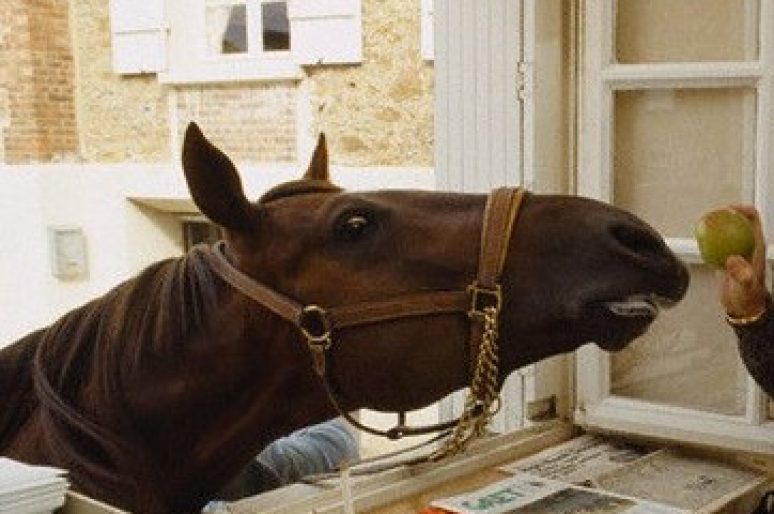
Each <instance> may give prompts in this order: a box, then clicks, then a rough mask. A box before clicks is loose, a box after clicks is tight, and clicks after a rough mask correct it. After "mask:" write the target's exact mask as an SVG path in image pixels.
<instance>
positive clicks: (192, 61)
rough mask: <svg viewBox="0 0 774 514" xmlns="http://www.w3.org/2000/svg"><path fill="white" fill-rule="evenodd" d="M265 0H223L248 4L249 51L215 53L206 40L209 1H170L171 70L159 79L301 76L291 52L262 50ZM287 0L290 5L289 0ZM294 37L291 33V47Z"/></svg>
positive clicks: (177, 81) (185, 80)
mask: <svg viewBox="0 0 774 514" xmlns="http://www.w3.org/2000/svg"><path fill="white" fill-rule="evenodd" d="M266 1H269V0H245V1H244V2H242V1H239V0H223V2H222V4H223V5H233V4H242V3H244V4H245V5H246V6H247V25H248V27H247V46H248V50H247V52H244V53H234V54H216V53H214V52H213V51H212V49H211V48H210V47H209V42H208V41H207V3H208V2H207V0H167V17H168V20H169V24H170V57H169V67H168V70H167V71H166V72H164V73H160V74H159V81H160V82H162V83H172V84H185V83H204V82H225V81H240V80H283V79H288V80H293V79H296V80H298V79H301V78H302V77H303V71H302V70H301V67H300V66H299V65H298V63H296V62H295V60H294V59H293V56H292V53H291V52H290V51H288V52H284V51H274V52H264V51H263V45H262V41H261V31H260V24H261V18H260V16H261V9H260V6H261V5H262V4H263V3H264V2H266ZM286 2H287V3H288V4H289V3H290V0H286ZM288 7H289V5H288ZM292 38H293V35H292V34H291V47H292V44H293V43H292Z"/></svg>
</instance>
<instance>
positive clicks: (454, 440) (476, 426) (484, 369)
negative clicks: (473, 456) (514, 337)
mask: <svg viewBox="0 0 774 514" xmlns="http://www.w3.org/2000/svg"><path fill="white" fill-rule="evenodd" d="M497 316H498V310H497V309H496V308H495V307H486V308H484V309H483V314H482V315H481V317H482V318H483V323H484V330H483V334H482V336H481V346H480V347H479V355H478V362H477V363H476V369H475V372H474V374H473V380H472V381H471V384H470V391H469V392H468V396H467V397H466V398H465V407H464V409H463V411H462V415H461V416H460V420H459V423H458V424H457V426H455V427H454V430H453V431H452V433H451V435H450V436H449V438H448V439H447V440H446V441H445V442H444V444H443V446H442V447H441V448H439V449H438V450H437V451H436V452H435V453H434V454H432V455H431V456H430V458H429V460H431V461H437V460H440V459H442V458H444V457H451V456H454V455H457V454H458V453H461V452H463V451H465V448H467V446H468V444H469V443H470V441H472V440H473V439H475V438H476V437H479V436H480V435H482V434H483V433H484V430H485V429H486V427H487V425H489V423H490V421H492V417H494V415H495V414H497V411H499V410H500V395H499V393H498V390H497V366H498V357H497V353H498V352H497V337H498V331H497Z"/></svg>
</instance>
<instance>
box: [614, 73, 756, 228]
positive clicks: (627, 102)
mask: <svg viewBox="0 0 774 514" xmlns="http://www.w3.org/2000/svg"><path fill="white" fill-rule="evenodd" d="M614 101H615V105H614V109H615V130H614V142H613V151H614V163H613V166H614V175H615V179H614V184H613V188H614V193H613V196H614V201H615V204H616V205H618V206H619V207H623V208H625V209H628V210H630V211H633V212H635V213H637V214H638V215H640V216H641V217H643V218H644V219H645V220H647V221H648V222H649V223H651V224H652V225H653V226H654V227H655V228H656V229H657V230H659V231H660V232H661V233H662V234H664V235H665V236H668V237H692V235H693V227H694V225H695V223H696V221H697V220H698V219H699V217H700V216H701V214H702V213H703V212H705V211H706V210H708V209H710V208H712V207H717V206H718V205H723V204H728V203H735V202H740V201H742V200H743V199H744V191H745V190H744V188H743V184H744V181H745V179H747V180H748V181H751V179H750V177H751V176H752V172H753V167H754V162H755V160H754V146H755V145H754V141H755V92H754V90H752V89H745V88H734V89H679V90H671V89H670V90H647V91H618V92H616V94H615V100H614Z"/></svg>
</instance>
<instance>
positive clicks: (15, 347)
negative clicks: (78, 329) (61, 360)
mask: <svg viewBox="0 0 774 514" xmlns="http://www.w3.org/2000/svg"><path fill="white" fill-rule="evenodd" d="M40 335H41V331H37V332H33V333H31V334H29V335H27V336H25V337H24V338H22V339H20V340H19V341H17V342H15V343H13V344H12V345H10V346H8V347H6V348H4V349H3V350H2V351H0V398H2V399H3V409H2V410H0V452H2V451H3V450H4V449H5V448H6V446H7V445H9V444H10V442H11V440H12V439H13V438H14V436H15V435H16V433H17V432H18V430H19V429H20V427H21V426H23V424H24V423H25V422H26V421H27V416H28V415H29V414H31V413H32V411H33V409H34V391H33V384H32V375H31V373H30V369H31V366H32V359H33V358H34V356H35V350H36V349H37V346H38V341H39V339H40Z"/></svg>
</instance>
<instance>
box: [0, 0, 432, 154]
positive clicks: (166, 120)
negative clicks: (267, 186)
mask: <svg viewBox="0 0 774 514" xmlns="http://www.w3.org/2000/svg"><path fill="white" fill-rule="evenodd" d="M362 2H363V3H362V6H363V34H364V38H363V45H364V46H363V56H364V59H363V63H362V64H358V65H347V66H309V67H306V68H305V72H306V77H305V78H303V79H302V80H300V81H265V82H264V81H260V82H231V83H228V82H225V83H213V84H207V85H164V84H161V83H159V81H158V78H157V76H156V75H152V74H151V75H137V76H125V75H124V76H122V75H118V74H116V73H114V72H113V69H112V52H111V32H110V14H109V0H71V1H70V2H67V1H66V0H4V2H3V4H4V5H3V7H2V8H0V17H1V18H0V38H2V39H0V49H2V50H3V51H0V64H1V65H2V66H0V133H2V134H4V136H5V160H6V162H26V161H30V160H41V161H46V160H60V159H64V158H70V159H75V158H78V159H80V160H82V161H84V162H92V163H116V162H166V161H169V160H170V159H172V158H174V155H175V153H176V151H177V148H172V145H173V144H179V140H180V136H181V135H182V131H183V130H184V127H185V124H186V123H187V121H188V120H189V119H195V120H197V121H198V122H199V123H200V124H201V125H202V127H203V129H204V130H205V132H206V133H207V135H208V136H210V137H211V138H212V139H213V140H214V141H215V142H216V143H217V144H218V145H220V146H222V147H223V148H224V150H225V151H226V152H228V153H229V155H231V156H232V157H234V158H235V159H236V160H239V161H242V162H245V161H246V162H272V161H293V160H296V159H297V158H299V156H298V155H297V154H298V148H297V145H298V141H297V135H298V134H299V132H304V131H306V133H307V136H309V137H308V138H307V140H312V139H313V136H314V135H316V133H317V132H318V131H320V130H323V131H325V132H326V134H327V136H328V140H329V145H330V153H331V160H332V162H333V163H334V164H339V165H348V166H411V167H416V166H431V165H432V160H433V159H432V153H433V150H432V146H433V114H432V112H433V105H432V80H433V75H432V63H427V62H424V61H423V60H422V57H421V52H420V0H390V1H388V0H362ZM68 5H69V12H68ZM299 109H301V110H302V111H301V112H299ZM76 119H77V124H76ZM3 125H8V126H7V127H6V128H5V129H3ZM299 125H301V126H299ZM0 157H2V155H0Z"/></svg>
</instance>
